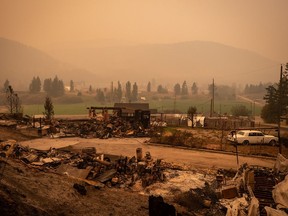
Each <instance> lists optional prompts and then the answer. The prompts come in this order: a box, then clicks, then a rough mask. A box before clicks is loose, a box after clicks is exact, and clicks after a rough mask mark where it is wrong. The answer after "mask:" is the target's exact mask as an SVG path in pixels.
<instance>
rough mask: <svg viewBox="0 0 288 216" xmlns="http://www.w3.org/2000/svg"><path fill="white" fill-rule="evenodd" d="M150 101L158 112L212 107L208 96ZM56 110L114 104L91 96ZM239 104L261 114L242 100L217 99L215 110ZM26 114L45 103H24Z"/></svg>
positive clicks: (56, 106) (228, 109)
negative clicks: (99, 100)
mask: <svg viewBox="0 0 288 216" xmlns="http://www.w3.org/2000/svg"><path fill="white" fill-rule="evenodd" d="M143 102H145V103H149V106H150V108H151V109H157V110H158V112H165V111H167V110H169V111H171V112H172V113H173V112H174V111H176V112H182V113H186V112H187V110H188V108H189V106H195V107H196V108H197V112H198V113H204V114H209V113H210V107H211V100H210V99H209V98H207V97H202V98H201V97H195V98H191V99H176V100H175V99H158V100H152V99H151V100H146V101H143ZM53 105H54V111H55V114H56V115H65V114H66V115H77V114H88V112H87V109H86V108H87V107H90V106H101V107H102V106H113V104H111V103H106V104H100V103H98V102H96V101H94V100H91V98H89V97H86V98H84V100H83V102H81V103H71V104H63V103H56V102H55V103H53ZM237 105H245V106H246V107H247V109H249V110H251V113H252V115H260V112H261V107H260V106H257V105H255V104H254V103H250V102H246V101H240V100H222V101H220V100H215V103H214V111H215V112H216V113H218V114H225V113H227V114H230V113H231V108H232V107H233V106H237ZM23 108H24V110H23V111H24V114H28V115H35V114H42V113H43V112H44V104H40V103H39V104H29V105H25V104H24V105H23Z"/></svg>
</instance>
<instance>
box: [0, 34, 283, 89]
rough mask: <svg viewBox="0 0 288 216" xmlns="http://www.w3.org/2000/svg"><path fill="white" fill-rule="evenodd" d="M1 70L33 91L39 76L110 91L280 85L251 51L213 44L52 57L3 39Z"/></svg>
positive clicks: (78, 51)
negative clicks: (117, 85)
mask: <svg viewBox="0 0 288 216" xmlns="http://www.w3.org/2000/svg"><path fill="white" fill-rule="evenodd" d="M51 56H54V57H51ZM57 59H60V60H57ZM63 62H66V63H63ZM67 63H69V64H67ZM72 65H73V66H72ZM0 68H1V81H2V83H3V82H4V81H5V79H9V80H10V81H13V82H14V81H15V82H16V81H17V82H18V83H17V85H21V87H22V88H23V86H26V87H27V88H28V85H29V83H30V82H31V80H32V77H33V76H39V77H40V78H41V79H44V78H50V77H51V78H53V77H54V76H55V75H58V77H59V78H60V79H63V80H64V82H66V83H69V81H70V80H71V79H73V80H74V81H76V82H77V81H86V83H87V84H92V85H93V86H95V87H103V85H104V84H107V85H106V87H107V86H109V83H110V82H111V81H118V80H119V81H122V82H126V81H128V80H129V81H131V82H134V81H136V82H138V83H143V85H145V83H148V81H151V80H152V79H153V80H155V81H156V82H157V83H160V84H164V85H166V84H167V83H170V84H175V83H177V82H179V83H182V82H183V81H184V80H186V81H187V82H188V83H189V84H192V82H196V83H198V84H203V83H205V84H207V83H211V80H212V79H213V78H214V79H215V82H216V83H218V84H229V85H231V84H242V85H243V84H252V83H255V84H258V83H260V82H264V83H265V82H277V80H278V74H279V73H278V72H279V68H280V64H279V63H277V62H275V61H273V60H270V59H268V58H265V57H263V56H261V55H258V54H257V53H254V52H251V51H248V50H243V49H237V48H234V47H230V46H226V45H223V44H219V43H214V42H207V41H192V42H183V43H174V44H150V45H127V46H125V45H121V46H115V45H113V46H105V47H103V46H102V47H100V46H98V47H97V46H96V47H95V46H94V47H93V46H91V47H89V46H85V47H83V48H81V47H78V48H73V49H66V50H65V51H63V50H62V51H60V50H54V51H53V52H51V54H50V55H48V54H46V53H44V52H42V51H40V50H37V49H35V48H32V47H29V46H26V45H23V44H20V43H18V42H15V41H11V40H7V39H3V38H2V39H0ZM78 68H83V69H78ZM88 71H89V72H88ZM103 83H104V84H103Z"/></svg>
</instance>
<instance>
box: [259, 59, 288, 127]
mask: <svg viewBox="0 0 288 216" xmlns="http://www.w3.org/2000/svg"><path fill="white" fill-rule="evenodd" d="M284 74H285V75H284V76H282V77H281V80H280V82H279V83H278V84H277V86H276V87H275V86H273V85H270V86H268V87H267V88H266V90H267V93H266V95H265V97H264V100H265V101H266V104H265V106H264V107H263V108H262V110H261V117H262V118H263V119H264V121H265V122H267V123H277V122H279V121H280V118H281V116H282V115H285V114H287V106H288V78H287V76H286V75H287V74H288V63H287V64H286V68H285V71H284Z"/></svg>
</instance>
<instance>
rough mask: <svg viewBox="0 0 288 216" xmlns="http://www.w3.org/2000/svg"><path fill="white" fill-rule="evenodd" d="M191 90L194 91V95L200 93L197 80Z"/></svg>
mask: <svg viewBox="0 0 288 216" xmlns="http://www.w3.org/2000/svg"><path fill="white" fill-rule="evenodd" d="M191 91H192V94H193V95H197V94H198V87H197V84H196V83H195V82H193V84H192V87H191Z"/></svg>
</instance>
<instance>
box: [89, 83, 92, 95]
mask: <svg viewBox="0 0 288 216" xmlns="http://www.w3.org/2000/svg"><path fill="white" fill-rule="evenodd" d="M88 91H89V94H91V93H92V92H93V88H92V86H91V85H90V86H89V90H88Z"/></svg>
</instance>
